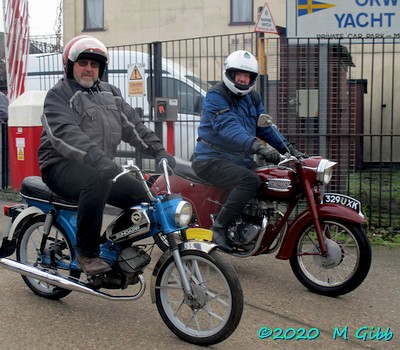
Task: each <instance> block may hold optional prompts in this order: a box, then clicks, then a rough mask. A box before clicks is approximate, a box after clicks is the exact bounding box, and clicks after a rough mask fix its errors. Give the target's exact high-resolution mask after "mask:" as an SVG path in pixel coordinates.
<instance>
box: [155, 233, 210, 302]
mask: <svg viewBox="0 0 400 350" xmlns="http://www.w3.org/2000/svg"><path fill="white" fill-rule="evenodd" d="M178 247H179V251H180V252H184V251H190V250H197V251H202V252H204V253H207V254H209V253H210V252H211V251H212V250H214V249H216V248H217V245H216V244H214V243H210V242H199V241H195V240H194V241H185V242H182V243H180V244H178ZM170 258H172V252H171V250H167V251H166V252H165V253H164V254H163V255H162V256H161V258H160V259H159V260H158V261H157V263H156V266H155V267H154V270H153V274H152V276H151V284H150V285H151V290H150V295H151V302H152V303H155V302H156V282H157V278H158V274H159V273H160V271H161V269H162V267H163V266H164V265H165V264H166V263H167V262H168V261H169V259H170Z"/></svg>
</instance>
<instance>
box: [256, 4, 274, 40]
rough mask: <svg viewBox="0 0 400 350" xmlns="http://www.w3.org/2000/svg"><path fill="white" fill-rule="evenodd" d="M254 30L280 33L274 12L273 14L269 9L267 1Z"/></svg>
mask: <svg viewBox="0 0 400 350" xmlns="http://www.w3.org/2000/svg"><path fill="white" fill-rule="evenodd" d="M254 31H255V32H262V33H270V34H278V31H277V30H276V26H275V22H274V19H273V18H272V14H271V11H270V10H269V7H268V4H267V3H265V5H264V7H263V9H262V11H261V13H260V16H259V18H258V21H257V24H256V27H255V28H254Z"/></svg>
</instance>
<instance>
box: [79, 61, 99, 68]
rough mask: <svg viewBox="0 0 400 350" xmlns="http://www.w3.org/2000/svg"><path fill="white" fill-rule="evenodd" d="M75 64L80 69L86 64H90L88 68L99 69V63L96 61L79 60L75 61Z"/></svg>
mask: <svg viewBox="0 0 400 350" xmlns="http://www.w3.org/2000/svg"><path fill="white" fill-rule="evenodd" d="M76 63H78V64H79V66H80V67H86V66H87V65H88V64H90V67H92V68H99V66H100V64H99V62H96V61H88V60H79V61H76Z"/></svg>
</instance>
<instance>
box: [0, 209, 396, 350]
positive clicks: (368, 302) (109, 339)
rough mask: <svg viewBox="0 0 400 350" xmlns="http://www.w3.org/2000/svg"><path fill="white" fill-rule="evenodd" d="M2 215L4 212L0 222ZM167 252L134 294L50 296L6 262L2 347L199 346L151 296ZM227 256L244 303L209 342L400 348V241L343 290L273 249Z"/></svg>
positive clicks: (0, 304)
mask: <svg viewBox="0 0 400 350" xmlns="http://www.w3.org/2000/svg"><path fill="white" fill-rule="evenodd" d="M0 204H1V203H0ZM111 213H112V211H110V210H107V213H106V215H105V224H106V223H107V222H109V221H110V220H111V219H112V216H111V215H110V214H111ZM4 221H5V218H4V217H3V216H2V215H1V216H0V229H1V228H2V227H3V224H4ZM161 254H162V253H161V251H160V250H159V249H158V248H155V249H154V252H153V255H152V261H151V263H150V266H149V267H148V268H147V270H146V271H145V274H144V276H145V278H146V279H147V281H148V285H147V287H148V288H147V291H146V292H145V294H144V296H143V297H142V298H141V299H139V300H138V301H135V302H128V301H107V300H103V299H99V298H95V297H92V296H89V295H84V294H80V293H78V292H73V293H71V294H70V295H69V296H67V297H65V298H63V299H61V300H59V301H51V300H46V299H43V298H40V297H38V296H36V295H35V294H33V293H32V292H31V291H30V289H29V288H28V287H27V286H26V285H25V283H24V282H23V281H22V279H21V277H20V276H19V275H17V274H15V273H14V272H11V271H8V270H5V269H0V293H1V295H0V322H1V323H0V325H1V326H0V350H11V349H12V350H14V349H20V350H25V349H26V350H28V349H29V350H33V349H40V350H50V349H51V350H53V349H55V348H59V349H65V350H69V349H78V350H80V349H82V350H86V349H101V350H102V349H104V350H112V349H118V350H119V349H121V350H128V349H177V350H179V349H200V348H201V347H198V346H195V345H190V344H187V343H185V342H183V341H181V340H180V339H179V338H177V337H176V336H175V335H174V334H173V333H172V332H171V331H170V330H169V329H168V328H167V327H166V326H165V324H164V323H163V321H162V320H161V317H160V316H159V314H158V311H157V308H156V306H155V305H154V304H152V303H151V300H150V277H151V272H152V268H153V267H154V265H155V263H156V261H157V260H158V258H159V257H160V256H161ZM221 254H222V253H221ZM223 256H224V257H225V258H226V259H227V260H228V261H229V262H230V263H231V264H232V265H233V266H234V268H235V269H236V271H237V273H238V275H239V278H240V281H241V284H242V287H243V292H244V301H245V305H244V311H243V316H242V319H241V322H240V324H239V326H238V328H237V329H236V331H235V332H234V333H233V335H232V336H231V337H229V338H228V339H227V340H225V341H223V342H221V343H219V344H217V345H214V346H210V347H209V348H210V349H221V350H224V349H227V350H228V349H229V350H232V348H234V349H247V350H252V349H269V350H273V349H285V350H286V349H288V350H291V349H307V350H308V349H318V350H320V349H325V350H335V349H338V350H339V349H340V350H342V349H345V350H347V349H349V350H350V349H351V350H364V349H376V350H384V349H390V350H400V306H399V305H400V293H399V292H400V276H399V268H400V248H388V247H382V246H374V247H373V256H372V258H373V259H372V266H371V270H370V273H369V275H368V276H367V278H366V280H365V281H364V283H363V284H362V285H361V286H360V287H358V288H357V289H356V290H355V291H353V292H351V293H349V294H346V295H343V296H340V297H338V298H329V297H324V296H320V295H316V294H313V293H311V292H309V291H308V290H307V289H306V288H305V287H303V286H302V285H301V283H300V282H299V281H297V279H296V278H295V276H294V274H293V273H292V271H291V268H290V265H289V263H288V262H287V261H280V260H277V259H275V258H274V256H273V255H268V256H267V255H264V256H257V257H251V258H245V259H241V258H236V257H231V256H228V255H226V254H224V255H223ZM270 333H271V335H270V336H268V335H269V334H270ZM292 337H293V338H292ZM296 337H297V338H299V337H300V338H303V339H298V340H295V339H296ZM282 338H283V339H282ZM285 338H286V340H285ZM289 338H292V339H289Z"/></svg>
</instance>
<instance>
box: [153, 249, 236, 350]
mask: <svg viewBox="0 0 400 350" xmlns="http://www.w3.org/2000/svg"><path fill="white" fill-rule="evenodd" d="M181 259H182V264H183V267H184V270H185V272H186V278H187V279H188V281H189V283H190V286H191V289H192V294H193V296H194V298H193V299H191V298H188V296H187V295H186V294H185V292H184V291H183V286H182V281H181V278H180V275H179V273H178V270H177V268H176V265H175V262H174V259H173V257H172V256H171V258H169V259H168V260H167V262H165V263H164V265H163V266H162V268H161V270H160V271H159V274H158V277H157V281H156V304H157V308H158V311H159V313H160V315H161V317H162V319H163V321H164V322H165V324H166V325H167V326H168V328H169V329H170V330H171V331H172V332H173V333H174V334H176V335H177V336H178V337H179V338H181V339H182V340H184V341H186V342H189V343H193V344H197V345H203V346H206V345H212V344H216V343H219V342H221V341H223V340H225V339H226V338H228V337H229V336H230V335H231V334H232V333H233V332H234V330H235V329H236V327H237V326H238V324H239V321H240V319H241V317H242V312H243V292H242V288H241V285H240V282H239V279H238V277H237V274H236V272H235V270H234V269H233V267H232V266H230V265H229V264H228V263H227V262H226V261H225V260H224V259H223V258H222V257H221V256H220V255H219V254H218V253H217V252H215V251H212V252H211V253H209V254H207V253H204V252H201V251H183V252H182V253H181Z"/></svg>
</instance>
